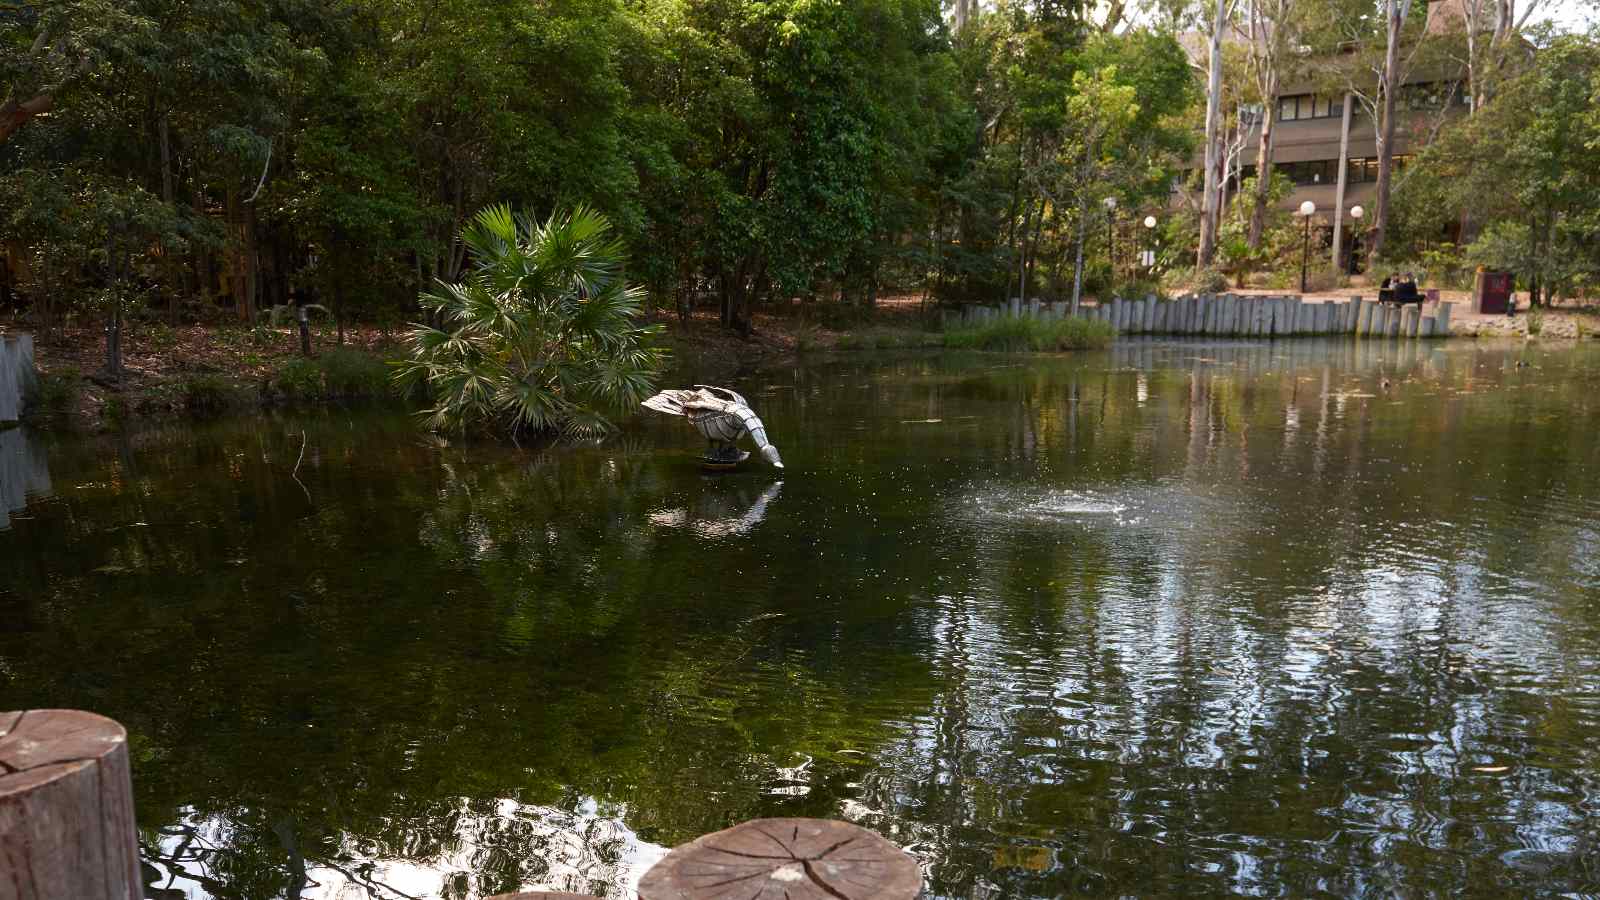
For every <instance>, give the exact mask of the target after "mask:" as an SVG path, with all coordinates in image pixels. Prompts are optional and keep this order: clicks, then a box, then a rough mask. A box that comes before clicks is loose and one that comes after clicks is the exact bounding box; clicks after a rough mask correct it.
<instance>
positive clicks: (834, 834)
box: [639, 819, 922, 900]
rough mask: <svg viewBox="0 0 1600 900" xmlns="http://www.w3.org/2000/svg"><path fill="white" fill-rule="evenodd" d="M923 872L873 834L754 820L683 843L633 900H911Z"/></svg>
mask: <svg viewBox="0 0 1600 900" xmlns="http://www.w3.org/2000/svg"><path fill="white" fill-rule="evenodd" d="M921 893H922V869H921V868H920V867H919V866H918V865H917V861H916V860H915V859H913V858H911V856H910V855H909V854H907V853H906V852H905V851H904V850H901V849H900V848H899V847H896V846H895V845H894V844H891V843H889V842H888V841H886V840H884V839H883V838H881V837H879V836H878V835H877V834H875V833H873V832H871V831H868V830H867V829H865V828H861V827H859V826H856V825H852V824H850V823H849V822H834V821H827V820H823V819H756V820H754V821H750V822H746V823H744V824H743V825H735V826H734V827H732V828H729V829H727V830H725V831H719V832H717V833H716V834H708V835H706V836H704V837H701V838H697V839H696V840H694V841H692V842H690V843H687V844H684V845H683V846H682V847H679V848H677V849H676V850H673V851H672V852H671V853H668V854H667V856H666V858H665V859H663V860H661V862H659V863H657V864H656V865H655V867H654V868H652V869H651V870H650V871H649V872H646V873H645V876H644V878H643V879H642V880H641V881H640V882H639V900H717V898H730V900H912V898H915V897H917V896H919V895H920V894H921Z"/></svg>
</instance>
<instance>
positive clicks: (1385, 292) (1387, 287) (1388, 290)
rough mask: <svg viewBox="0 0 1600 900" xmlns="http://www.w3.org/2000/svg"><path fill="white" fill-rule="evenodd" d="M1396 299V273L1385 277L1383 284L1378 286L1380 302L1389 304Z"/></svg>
mask: <svg viewBox="0 0 1600 900" xmlns="http://www.w3.org/2000/svg"><path fill="white" fill-rule="evenodd" d="M1393 299H1394V273H1392V272H1391V273H1389V274H1388V275H1385V276H1383V284H1380V285H1378V302H1379V303H1388V302H1389V301H1390V300H1393Z"/></svg>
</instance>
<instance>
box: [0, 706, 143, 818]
mask: <svg viewBox="0 0 1600 900" xmlns="http://www.w3.org/2000/svg"><path fill="white" fill-rule="evenodd" d="M127 742H128V733H127V732H126V731H124V730H123V728H122V726H121V725H119V724H117V723H116V722H114V721H112V720H111V719H108V718H106V717H105V716H98V715H95V714H94V713H91V712H84V711H83V710H80V709H30V710H23V711H21V712H0V798H4V797H7V796H9V795H12V794H17V793H21V792H22V791H26V790H30V789H32V788H34V787H36V786H38V785H41V784H44V783H45V782H48V781H52V780H54V779H56V778H60V777H62V776H63V775H68V774H70V773H72V772H76V771H78V770H79V769H82V768H84V767H86V766H92V765H94V764H96V763H97V762H99V760H100V759H101V758H102V757H104V756H105V755H106V754H107V753H110V752H112V751H113V750H116V749H117V748H118V747H121V746H123V745H124V744H126V743H127Z"/></svg>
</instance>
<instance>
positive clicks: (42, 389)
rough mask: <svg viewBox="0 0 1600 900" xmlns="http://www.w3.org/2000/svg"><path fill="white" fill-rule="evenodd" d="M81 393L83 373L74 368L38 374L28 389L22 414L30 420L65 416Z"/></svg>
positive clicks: (73, 406) (75, 403)
mask: <svg viewBox="0 0 1600 900" xmlns="http://www.w3.org/2000/svg"><path fill="white" fill-rule="evenodd" d="M82 393H83V373H81V372H79V371H78V370H77V369H75V368H70V367H69V368H64V369H61V370H60V371H58V372H48V373H45V374H43V375H40V376H39V377H38V378H37V379H36V380H35V381H34V382H33V386H32V388H30V389H29V391H28V394H27V397H26V402H25V403H24V404H23V406H24V414H25V415H26V416H27V417H28V418H29V419H30V420H35V421H37V420H40V419H53V418H58V417H61V416H65V415H67V414H69V413H71V412H72V410H73V409H74V408H75V407H76V406H77V405H78V397H79V396H80V395H81V394H82Z"/></svg>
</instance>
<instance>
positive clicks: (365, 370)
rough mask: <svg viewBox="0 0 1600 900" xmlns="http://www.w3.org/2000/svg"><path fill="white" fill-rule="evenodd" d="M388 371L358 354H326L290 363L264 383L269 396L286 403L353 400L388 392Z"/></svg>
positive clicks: (380, 363) (344, 351) (342, 351)
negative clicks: (292, 401) (266, 383)
mask: <svg viewBox="0 0 1600 900" xmlns="http://www.w3.org/2000/svg"><path fill="white" fill-rule="evenodd" d="M389 374H390V373H389V367H388V366H387V365H386V364H385V363H384V362H383V360H381V359H378V358H377V357H375V356H372V355H370V354H367V353H362V352H361V351H359V350H350V349H340V350H329V351H328V352H326V353H324V354H322V355H321V356H316V357H312V358H310V359H305V358H299V359H292V360H289V361H288V362H286V363H284V364H283V365H282V366H280V367H279V368H278V370H277V371H276V372H274V373H273V375H272V377H271V379H270V380H269V381H268V389H269V391H270V392H271V393H273V394H275V395H277V396H279V397H282V398H284V399H287V400H353V399H365V398H370V397H379V396H382V395H384V394H387V393H389V391H390V382H389Z"/></svg>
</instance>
